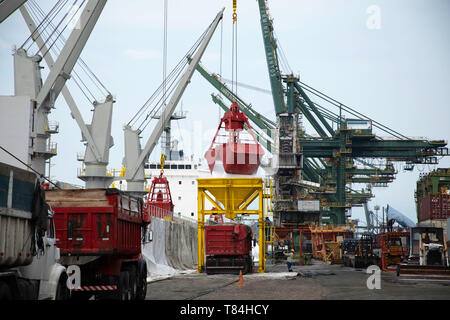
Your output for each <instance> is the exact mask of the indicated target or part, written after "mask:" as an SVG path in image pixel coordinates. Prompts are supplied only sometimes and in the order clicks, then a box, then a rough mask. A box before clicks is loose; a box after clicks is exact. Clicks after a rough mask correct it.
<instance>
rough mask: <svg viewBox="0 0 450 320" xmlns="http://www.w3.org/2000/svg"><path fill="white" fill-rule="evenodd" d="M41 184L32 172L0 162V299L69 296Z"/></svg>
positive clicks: (59, 298) (41, 298) (50, 298)
mask: <svg viewBox="0 0 450 320" xmlns="http://www.w3.org/2000/svg"><path fill="white" fill-rule="evenodd" d="M41 182H42V181H41V179H40V178H39V177H38V176H37V175H36V174H35V173H33V172H31V171H28V170H25V169H21V168H18V167H15V166H12V165H9V164H6V163H3V162H2V163H0V300H38V299H39V300H43V299H49V300H65V299H67V298H68V297H69V290H68V287H67V273H66V268H65V267H64V266H62V265H61V264H60V263H58V259H59V256H60V250H59V248H58V247H57V246H56V244H57V243H56V240H57V239H56V237H55V227H54V214H53V211H52V210H51V208H50V207H49V206H48V204H47V203H46V201H45V196H44V195H45V194H44V191H43V190H42V188H41Z"/></svg>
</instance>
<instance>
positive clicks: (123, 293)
mask: <svg viewBox="0 0 450 320" xmlns="http://www.w3.org/2000/svg"><path fill="white" fill-rule="evenodd" d="M129 296H130V274H129V273H128V272H127V271H121V272H120V275H119V286H118V287H117V297H116V298H117V299H118V300H129Z"/></svg>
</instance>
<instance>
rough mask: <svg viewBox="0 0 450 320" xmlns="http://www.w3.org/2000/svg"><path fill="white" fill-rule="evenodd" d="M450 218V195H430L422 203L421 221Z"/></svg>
mask: <svg viewBox="0 0 450 320" xmlns="http://www.w3.org/2000/svg"><path fill="white" fill-rule="evenodd" d="M449 217H450V195H446V194H437V195H432V194H429V195H427V196H425V197H423V198H422V199H421V201H420V212H419V221H424V220H430V219H432V220H434V219H447V218H449Z"/></svg>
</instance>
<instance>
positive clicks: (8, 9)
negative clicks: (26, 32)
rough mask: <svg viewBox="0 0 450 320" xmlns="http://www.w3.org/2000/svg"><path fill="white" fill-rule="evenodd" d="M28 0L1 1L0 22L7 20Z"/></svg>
mask: <svg viewBox="0 0 450 320" xmlns="http://www.w3.org/2000/svg"><path fill="white" fill-rule="evenodd" d="M26 1H27V0H3V1H0V23H2V22H3V21H4V20H6V19H7V18H8V17H9V16H10V15H11V14H12V13H13V12H14V11H16V10H17V9H19V8H20V6H21V5H23V4H24V3H25V2H26Z"/></svg>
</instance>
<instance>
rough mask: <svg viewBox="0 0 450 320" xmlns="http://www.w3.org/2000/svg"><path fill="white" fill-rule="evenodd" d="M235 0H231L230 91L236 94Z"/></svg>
mask: <svg viewBox="0 0 450 320" xmlns="http://www.w3.org/2000/svg"><path fill="white" fill-rule="evenodd" d="M236 8H237V0H233V26H232V27H233V32H232V45H231V80H232V84H231V91H232V92H233V93H234V94H236V95H237V13H236Z"/></svg>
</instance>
